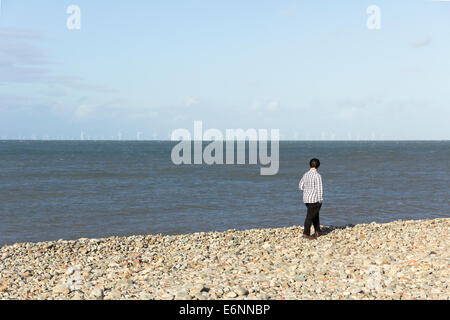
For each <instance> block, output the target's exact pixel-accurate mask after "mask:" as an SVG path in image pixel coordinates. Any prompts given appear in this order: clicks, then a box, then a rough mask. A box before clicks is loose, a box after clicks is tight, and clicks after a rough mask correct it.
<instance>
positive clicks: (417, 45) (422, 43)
mask: <svg viewBox="0 0 450 320" xmlns="http://www.w3.org/2000/svg"><path fill="white" fill-rule="evenodd" d="M432 40H433V39H432V38H431V37H430V36H427V37H425V38H422V39H418V40H416V41H413V42H411V46H412V47H414V48H420V47H426V46H427V45H429V44H430V43H431V41H432Z"/></svg>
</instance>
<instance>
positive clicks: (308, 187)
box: [299, 159, 323, 240]
mask: <svg viewBox="0 0 450 320" xmlns="http://www.w3.org/2000/svg"><path fill="white" fill-rule="evenodd" d="M309 165H310V167H311V170H309V171H308V172H307V173H305V175H304V176H303V178H302V180H301V181H300V185H299V187H300V190H302V191H303V202H304V203H305V205H306V207H307V208H308V214H307V216H306V220H305V231H304V233H303V238H306V239H309V240H314V239H317V238H318V237H319V236H320V218H319V213H320V209H321V208H322V203H323V185H322V176H321V175H320V174H319V167H320V161H319V159H312V160H311V161H310V163H309ZM311 224H313V225H314V231H315V234H314V236H311Z"/></svg>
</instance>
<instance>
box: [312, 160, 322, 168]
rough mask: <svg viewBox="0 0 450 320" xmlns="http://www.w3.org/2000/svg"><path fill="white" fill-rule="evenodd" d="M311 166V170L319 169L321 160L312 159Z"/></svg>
mask: <svg viewBox="0 0 450 320" xmlns="http://www.w3.org/2000/svg"><path fill="white" fill-rule="evenodd" d="M309 166H310V167H311V168H314V169H319V167H320V160H319V159H312V160H311V161H310V162H309Z"/></svg>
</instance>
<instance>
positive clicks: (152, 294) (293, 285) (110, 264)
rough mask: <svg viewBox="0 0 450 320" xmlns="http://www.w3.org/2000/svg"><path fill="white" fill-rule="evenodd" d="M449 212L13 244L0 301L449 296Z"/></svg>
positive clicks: (4, 261)
mask: <svg viewBox="0 0 450 320" xmlns="http://www.w3.org/2000/svg"><path fill="white" fill-rule="evenodd" d="M449 227H450V219H436V220H426V221H396V222H392V223H388V224H376V223H371V224H360V225H356V226H346V227H324V228H323V230H322V231H323V233H324V235H323V236H321V237H319V238H318V239H317V240H312V241H311V240H307V239H304V238H302V231H303V228H302V227H290V228H279V229H263V230H246V231H236V230H229V231H226V232H211V233H195V234H189V235H178V236H161V235H149V236H131V237H112V238H108V239H79V240H75V241H63V240H59V241H53V242H42V243H21V244H15V245H8V246H3V247H1V248H0V259H1V260H0V299H1V300H11V299H13V300H16V299H20V300H22V299H27V300H42V299H45V300H52V299H56V300H61V299H64V300H103V299H105V300H172V299H177V300H211V299H212V300H217V299H226V300H231V299H257V300H308V299H320V300H331V299H332V300H346V299H371V300H373V299H377V300H391V299H395V300H398V299H402V300H403V299H408V300H409V299H427V300H431V299H433V300H434V299H439V300H448V299H449V298H450V288H449V284H450V272H449V267H450V237H449V230H450V228H449Z"/></svg>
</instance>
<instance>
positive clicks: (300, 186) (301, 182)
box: [298, 176, 305, 191]
mask: <svg viewBox="0 0 450 320" xmlns="http://www.w3.org/2000/svg"><path fill="white" fill-rule="evenodd" d="M298 187H299V189H300V190H302V191H303V189H304V188H305V176H303V178H302V180H300V184H299V185H298Z"/></svg>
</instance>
